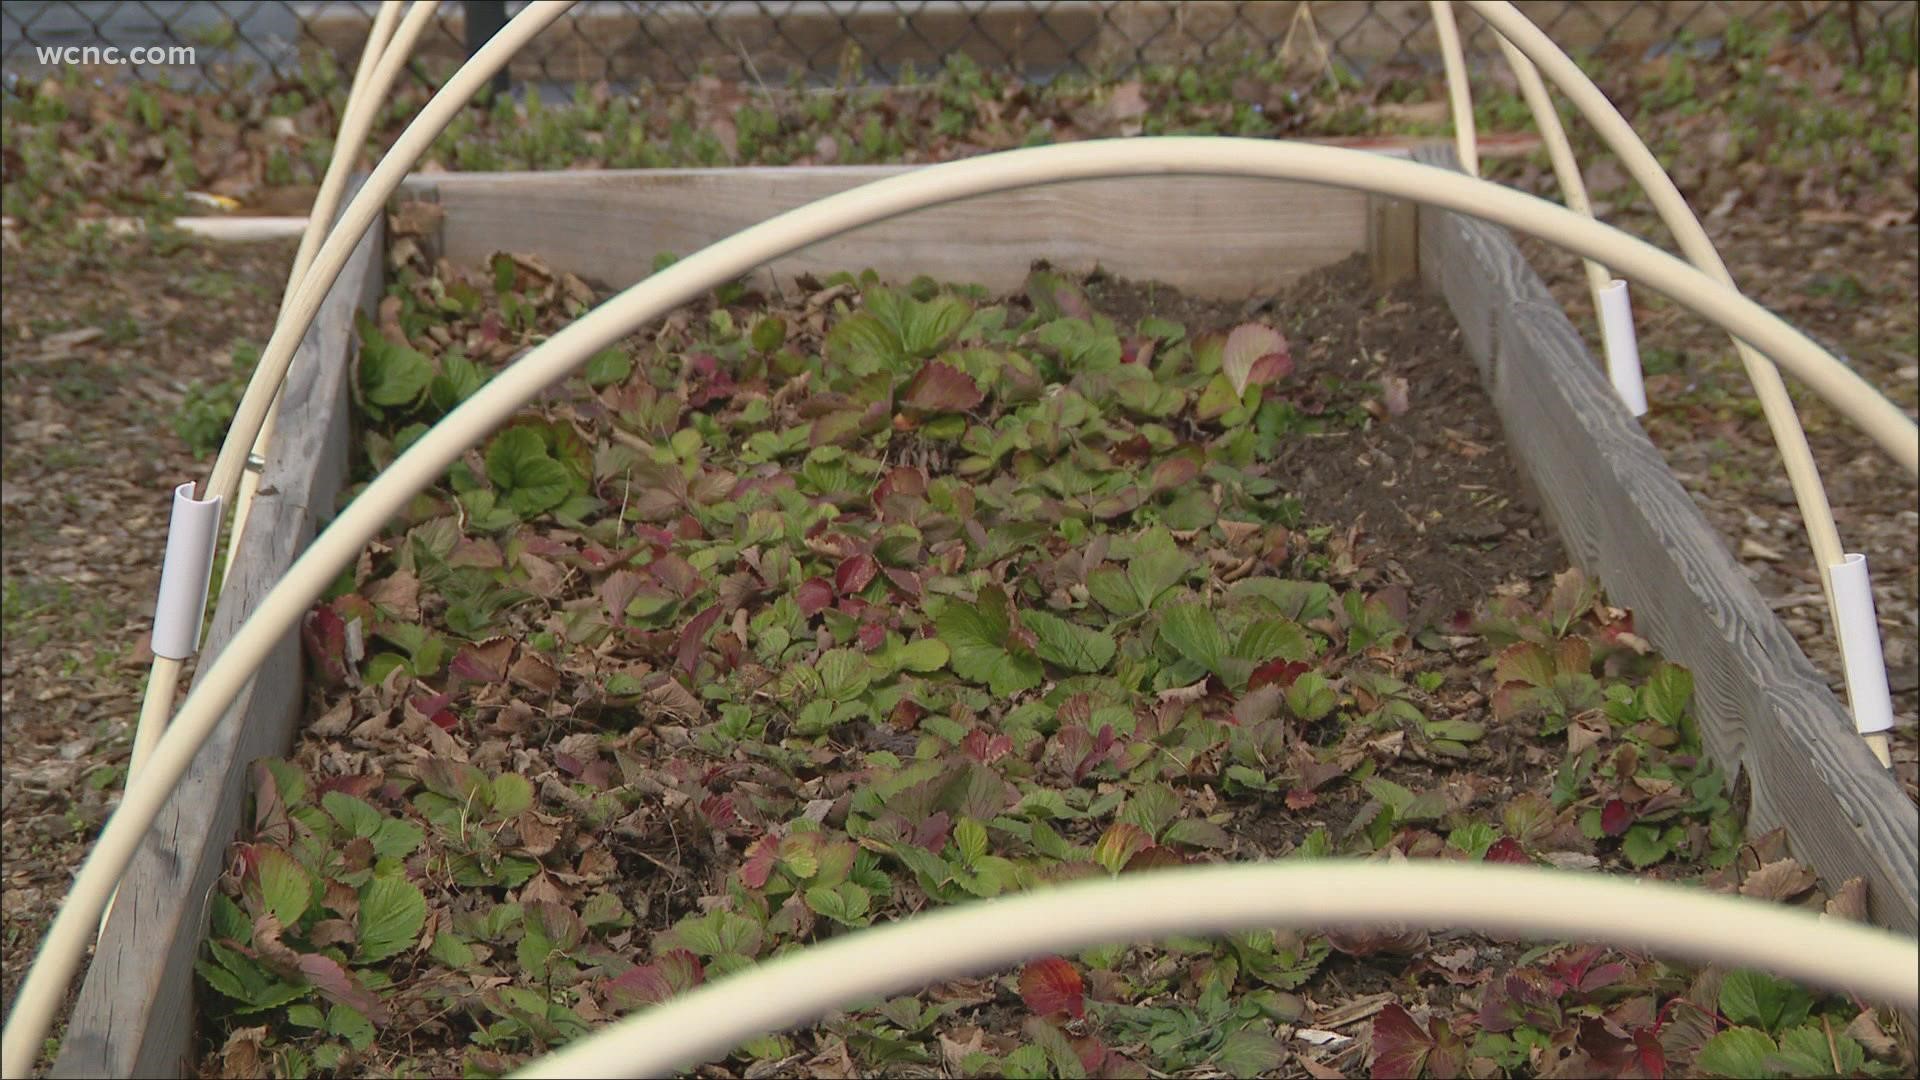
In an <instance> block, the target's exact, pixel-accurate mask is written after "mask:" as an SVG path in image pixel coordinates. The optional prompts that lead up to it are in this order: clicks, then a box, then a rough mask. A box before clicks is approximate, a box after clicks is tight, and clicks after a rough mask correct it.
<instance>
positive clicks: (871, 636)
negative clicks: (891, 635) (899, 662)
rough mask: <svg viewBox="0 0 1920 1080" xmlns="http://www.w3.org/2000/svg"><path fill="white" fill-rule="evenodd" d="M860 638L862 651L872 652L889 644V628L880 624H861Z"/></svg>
mask: <svg viewBox="0 0 1920 1080" xmlns="http://www.w3.org/2000/svg"><path fill="white" fill-rule="evenodd" d="M858 636H859V641H860V648H861V650H862V651H863V652H872V651H874V650H875V649H878V648H879V647H880V646H882V645H885V644H886V643H887V628H886V627H884V626H882V625H880V624H879V623H871V622H870V623H861V624H860V630H859V635H858Z"/></svg>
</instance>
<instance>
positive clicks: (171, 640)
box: [153, 480, 220, 660]
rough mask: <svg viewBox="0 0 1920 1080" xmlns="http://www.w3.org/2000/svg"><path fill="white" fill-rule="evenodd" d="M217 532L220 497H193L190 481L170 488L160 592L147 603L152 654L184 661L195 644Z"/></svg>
mask: <svg viewBox="0 0 1920 1080" xmlns="http://www.w3.org/2000/svg"><path fill="white" fill-rule="evenodd" d="M219 534H220V497H219V496H217V495H216V496H214V497H213V498H211V499H196V498H194V497H193V481H191V480H189V481H187V482H186V483H184V484H181V485H180V486H179V487H177V488H174V489H173V519H172V520H171V521H170V522H168V523H167V559H166V562H164V563H162V564H161V568H160V596H159V598H158V599H157V600H156V601H155V602H154V606H153V654H154V655H155V656H164V657H166V658H168V659H169V660H185V659H186V658H187V657H189V656H192V655H193V654H194V652H195V651H196V650H198V649H199V648H200V624H201V622H202V620H204V619H205V618H206V615H207V585H208V583H209V582H210V581H212V580H213V548H214V541H215V539H216V538H218V536H219Z"/></svg>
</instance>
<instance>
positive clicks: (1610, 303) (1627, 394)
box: [1600, 278, 1647, 416]
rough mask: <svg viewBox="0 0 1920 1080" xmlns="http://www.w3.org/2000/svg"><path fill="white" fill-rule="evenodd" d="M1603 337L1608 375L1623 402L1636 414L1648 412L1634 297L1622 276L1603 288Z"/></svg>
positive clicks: (1601, 312)
mask: <svg viewBox="0 0 1920 1080" xmlns="http://www.w3.org/2000/svg"><path fill="white" fill-rule="evenodd" d="M1600 340H1601V344H1602V346H1603V347H1604V348H1605V350H1606V354H1607V379H1608V381H1610V382H1612V383H1613V392H1614V393H1616V394H1618V395H1620V403H1621V404H1623V405H1625V406H1626V407H1627V411H1628V412H1631V413H1632V414H1633V415H1635V416H1645V415H1647V383H1646V380H1645V378H1644V377H1643V376H1642V374H1641V370H1640V340H1639V337H1638V335H1637V334H1636V333H1635V332H1634V329H1633V301H1632V300H1631V299H1630V298H1629V296H1628V294H1627V283H1626V282H1624V281H1621V280H1620V279H1619V278H1614V279H1613V280H1612V281H1609V282H1607V286H1606V288H1604V289H1602V290H1600Z"/></svg>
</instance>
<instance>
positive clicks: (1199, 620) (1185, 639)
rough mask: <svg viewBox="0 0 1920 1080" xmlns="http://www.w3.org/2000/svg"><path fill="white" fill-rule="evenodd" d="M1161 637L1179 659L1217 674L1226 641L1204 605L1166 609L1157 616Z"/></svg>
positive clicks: (1177, 606)
mask: <svg viewBox="0 0 1920 1080" xmlns="http://www.w3.org/2000/svg"><path fill="white" fill-rule="evenodd" d="M1160 636H1161V637H1162V638H1164V639H1166V642H1167V644H1169V645H1172V646H1173V647H1174V649H1175V651H1177V652H1179V654H1180V655H1181V656H1184V657H1186V658H1187V659H1188V660H1191V661H1193V662H1194V663H1196V664H1198V665H1200V666H1201V667H1203V668H1206V669H1207V670H1208V671H1211V672H1214V673H1216V674H1218V673H1219V671H1220V662H1221V661H1222V660H1223V659H1225V658H1226V655H1227V638H1226V635H1225V634H1222V633H1221V632H1220V624H1219V623H1218V622H1215V621H1214V617H1213V612H1211V611H1209V610H1208V609H1207V608H1206V607H1205V606H1203V605H1201V604H1196V603H1191V602H1188V603H1182V604H1176V605H1174V606H1172V607H1170V608H1168V609H1166V610H1165V611H1164V612H1162V613H1161V615H1160Z"/></svg>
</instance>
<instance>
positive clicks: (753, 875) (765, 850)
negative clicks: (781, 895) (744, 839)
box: [740, 836, 780, 889]
mask: <svg viewBox="0 0 1920 1080" xmlns="http://www.w3.org/2000/svg"><path fill="white" fill-rule="evenodd" d="M779 852H780V841H778V840H776V839H775V838H774V837H772V836H763V837H761V838H760V839H758V840H756V841H754V843H753V846H752V847H751V848H748V849H747V861H746V863H745V864H743V865H742V866H741V867H740V880H741V882H742V883H744V884H745V885H746V887H747V888H749V889H764V888H766V886H767V878H768V877H769V876H771V875H772V874H773V860H774V857H775V856H776V855H778V854H779Z"/></svg>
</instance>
